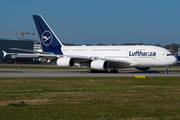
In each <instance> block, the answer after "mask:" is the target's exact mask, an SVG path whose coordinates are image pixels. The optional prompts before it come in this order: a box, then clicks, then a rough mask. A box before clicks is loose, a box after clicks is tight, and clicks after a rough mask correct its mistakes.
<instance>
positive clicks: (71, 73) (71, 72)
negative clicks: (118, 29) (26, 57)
mask: <svg viewBox="0 0 180 120" xmlns="http://www.w3.org/2000/svg"><path fill="white" fill-rule="evenodd" d="M157 70H164V69H163V68H153V69H152V70H151V71H147V72H141V71H137V70H136V69H134V68H128V69H120V70H119V73H89V72H88V69H9V68H0V77H134V76H135V75H145V76H146V77H180V73H179V72H169V74H164V73H163V72H157ZM170 70H180V68H173V69H170Z"/></svg>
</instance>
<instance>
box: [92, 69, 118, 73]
mask: <svg viewBox="0 0 180 120" xmlns="http://www.w3.org/2000/svg"><path fill="white" fill-rule="evenodd" d="M109 72H110V73H118V72H119V71H118V70H115V69H113V70H110V71H108V70H94V69H92V70H89V73H109Z"/></svg>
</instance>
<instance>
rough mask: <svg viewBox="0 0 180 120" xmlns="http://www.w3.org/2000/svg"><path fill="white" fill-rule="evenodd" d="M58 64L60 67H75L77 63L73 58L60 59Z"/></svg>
mask: <svg viewBox="0 0 180 120" xmlns="http://www.w3.org/2000/svg"><path fill="white" fill-rule="evenodd" d="M56 63H57V65H58V66H60V67H73V66H74V63H75V62H74V59H73V58H69V57H63V58H58V60H57V62H56Z"/></svg>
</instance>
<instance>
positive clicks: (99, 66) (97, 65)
mask: <svg viewBox="0 0 180 120" xmlns="http://www.w3.org/2000/svg"><path fill="white" fill-rule="evenodd" d="M108 67H109V63H108V62H107V61H104V60H94V61H92V62H91V68H92V69H96V70H106V69H108Z"/></svg>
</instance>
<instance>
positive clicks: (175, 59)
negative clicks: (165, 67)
mask: <svg viewBox="0 0 180 120" xmlns="http://www.w3.org/2000/svg"><path fill="white" fill-rule="evenodd" d="M171 62H172V65H175V64H177V62H178V60H177V58H176V57H175V56H173V58H172V59H171Z"/></svg>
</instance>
